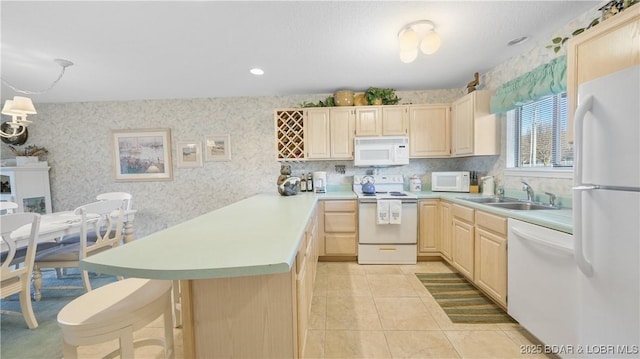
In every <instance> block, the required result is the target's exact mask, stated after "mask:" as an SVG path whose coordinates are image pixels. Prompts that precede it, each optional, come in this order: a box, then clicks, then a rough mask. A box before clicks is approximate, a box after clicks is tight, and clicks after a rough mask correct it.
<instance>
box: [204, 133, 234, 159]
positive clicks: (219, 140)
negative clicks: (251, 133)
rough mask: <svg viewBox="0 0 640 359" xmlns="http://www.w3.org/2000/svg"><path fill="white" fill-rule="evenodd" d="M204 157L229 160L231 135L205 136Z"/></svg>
mask: <svg viewBox="0 0 640 359" xmlns="http://www.w3.org/2000/svg"><path fill="white" fill-rule="evenodd" d="M204 158H205V161H231V136H230V135H217V136H207V137H206V140H205V156H204Z"/></svg>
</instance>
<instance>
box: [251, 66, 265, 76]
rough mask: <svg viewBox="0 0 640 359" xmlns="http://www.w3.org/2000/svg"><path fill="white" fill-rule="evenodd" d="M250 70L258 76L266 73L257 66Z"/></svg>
mask: <svg viewBox="0 0 640 359" xmlns="http://www.w3.org/2000/svg"><path fill="white" fill-rule="evenodd" d="M249 72H251V73H252V74H254V75H256V76H260V75H264V71H263V70H262V69H259V68H257V67H256V68H253V69H251V70H249Z"/></svg>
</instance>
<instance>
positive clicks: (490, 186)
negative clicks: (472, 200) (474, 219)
mask: <svg viewBox="0 0 640 359" xmlns="http://www.w3.org/2000/svg"><path fill="white" fill-rule="evenodd" d="M480 179H481V180H482V195H483V196H493V195H494V194H495V188H496V185H495V182H494V180H493V176H484V177H480Z"/></svg>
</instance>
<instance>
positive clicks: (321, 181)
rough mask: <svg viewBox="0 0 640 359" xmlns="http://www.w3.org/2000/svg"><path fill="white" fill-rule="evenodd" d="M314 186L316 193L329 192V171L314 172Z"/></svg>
mask: <svg viewBox="0 0 640 359" xmlns="http://www.w3.org/2000/svg"><path fill="white" fill-rule="evenodd" d="M313 186H314V187H315V190H316V193H325V192H327V172H324V171H318V172H313Z"/></svg>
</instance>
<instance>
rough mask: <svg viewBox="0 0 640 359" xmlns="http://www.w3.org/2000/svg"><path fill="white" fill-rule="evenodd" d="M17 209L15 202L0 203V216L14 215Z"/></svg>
mask: <svg viewBox="0 0 640 359" xmlns="http://www.w3.org/2000/svg"><path fill="white" fill-rule="evenodd" d="M16 209H18V204H17V203H15V202H8V201H2V202H0V214H10V213H14V212H15V211H16Z"/></svg>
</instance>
